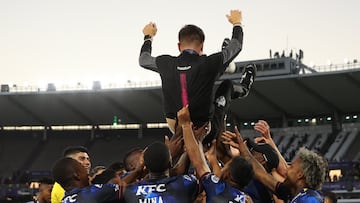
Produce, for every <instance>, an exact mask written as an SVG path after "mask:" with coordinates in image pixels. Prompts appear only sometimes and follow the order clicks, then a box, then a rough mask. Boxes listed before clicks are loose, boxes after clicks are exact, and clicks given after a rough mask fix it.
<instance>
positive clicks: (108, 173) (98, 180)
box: [91, 169, 116, 184]
mask: <svg viewBox="0 0 360 203" xmlns="http://www.w3.org/2000/svg"><path fill="white" fill-rule="evenodd" d="M115 177H116V172H115V171H114V170H109V169H107V170H105V171H103V172H102V173H100V174H99V175H96V176H95V178H94V179H93V180H92V181H91V184H105V183H108V182H109V181H110V180H111V179H113V178H115Z"/></svg>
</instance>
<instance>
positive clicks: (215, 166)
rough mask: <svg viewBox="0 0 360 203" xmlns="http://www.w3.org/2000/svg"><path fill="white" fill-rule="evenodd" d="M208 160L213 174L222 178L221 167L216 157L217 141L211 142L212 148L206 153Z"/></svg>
mask: <svg viewBox="0 0 360 203" xmlns="http://www.w3.org/2000/svg"><path fill="white" fill-rule="evenodd" d="M205 156H206V159H207V160H208V162H209V164H210V166H211V169H212V172H213V173H214V174H215V175H216V176H217V177H220V176H221V167H220V166H219V161H218V159H217V156H216V140H213V141H212V142H211V146H210V148H209V149H208V150H207V151H206V152H205Z"/></svg>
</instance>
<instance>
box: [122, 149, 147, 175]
mask: <svg viewBox="0 0 360 203" xmlns="http://www.w3.org/2000/svg"><path fill="white" fill-rule="evenodd" d="M141 152H142V149H141V148H139V147H135V148H132V149H131V150H129V151H127V152H126V154H125V155H124V159H123V163H124V165H125V170H126V171H131V168H129V167H130V166H129V158H130V156H131V155H133V154H135V153H141Z"/></svg>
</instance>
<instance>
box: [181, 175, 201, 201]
mask: <svg viewBox="0 0 360 203" xmlns="http://www.w3.org/2000/svg"><path fill="white" fill-rule="evenodd" d="M183 179H184V187H186V188H187V189H188V191H190V192H191V194H189V195H191V196H192V197H193V198H195V197H196V196H197V195H198V194H199V184H198V180H197V179H196V177H195V176H194V175H183Z"/></svg>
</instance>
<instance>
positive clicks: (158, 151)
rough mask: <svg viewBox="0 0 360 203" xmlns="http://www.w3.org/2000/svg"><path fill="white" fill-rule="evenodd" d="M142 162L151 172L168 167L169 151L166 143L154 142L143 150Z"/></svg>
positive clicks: (161, 170) (164, 169)
mask: <svg viewBox="0 0 360 203" xmlns="http://www.w3.org/2000/svg"><path fill="white" fill-rule="evenodd" d="M144 163H145V166H146V168H147V169H149V171H150V172H153V173H162V172H164V171H166V170H167V169H169V168H170V166H171V164H170V163H171V162H170V152H169V148H168V147H167V146H166V144H164V143H162V142H154V143H152V144H150V145H149V146H148V147H147V149H146V150H145V152H144Z"/></svg>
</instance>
